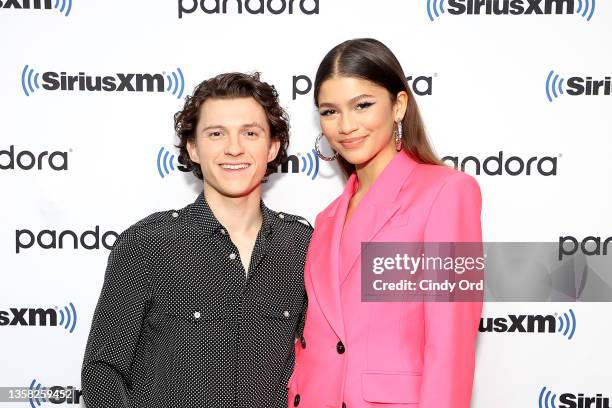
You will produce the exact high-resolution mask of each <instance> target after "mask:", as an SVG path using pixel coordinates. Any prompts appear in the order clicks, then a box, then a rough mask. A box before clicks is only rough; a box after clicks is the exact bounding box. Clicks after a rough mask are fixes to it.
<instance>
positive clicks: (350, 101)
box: [319, 94, 374, 108]
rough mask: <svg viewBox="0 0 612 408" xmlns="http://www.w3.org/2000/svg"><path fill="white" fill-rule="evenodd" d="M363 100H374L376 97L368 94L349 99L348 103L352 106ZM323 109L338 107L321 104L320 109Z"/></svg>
mask: <svg viewBox="0 0 612 408" xmlns="http://www.w3.org/2000/svg"><path fill="white" fill-rule="evenodd" d="M363 98H374V95H368V94H361V95H357V96H355V97H354V98H351V99H349V101H348V103H349V105H352V104H354V103H355V102H357V101H358V100H360V99H363ZM321 107H325V108H335V107H336V105H334V104H333V103H329V102H324V103H321V104H319V108H321Z"/></svg>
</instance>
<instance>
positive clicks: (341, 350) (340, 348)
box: [336, 341, 344, 354]
mask: <svg viewBox="0 0 612 408" xmlns="http://www.w3.org/2000/svg"><path fill="white" fill-rule="evenodd" d="M336 351H337V352H338V354H342V353H344V344H342V342H341V341H339V342H338V344H336Z"/></svg>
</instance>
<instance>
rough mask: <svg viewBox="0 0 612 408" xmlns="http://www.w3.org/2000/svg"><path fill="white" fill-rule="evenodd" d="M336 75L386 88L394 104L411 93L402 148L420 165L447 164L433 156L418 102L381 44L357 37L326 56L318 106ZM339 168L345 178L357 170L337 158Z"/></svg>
mask: <svg viewBox="0 0 612 408" xmlns="http://www.w3.org/2000/svg"><path fill="white" fill-rule="evenodd" d="M334 76H341V77H356V78H360V79H365V80H368V81H370V82H373V83H375V84H377V85H380V86H382V87H383V88H385V89H386V90H387V91H388V92H389V94H390V95H391V100H392V101H393V102H395V99H396V96H397V94H398V93H399V92H401V91H405V92H406V93H407V94H408V106H407V109H406V114H405V115H404V118H403V119H402V125H403V128H404V129H403V130H404V135H403V140H402V146H403V148H404V150H405V151H406V152H407V153H408V154H409V155H410V156H411V157H412V158H413V159H415V160H416V161H417V162H419V163H428V164H438V165H444V164H443V162H442V161H441V160H440V159H439V158H438V157H437V156H436V154H435V153H434V150H433V148H432V147H431V144H430V143H429V140H428V139H427V134H426V133H425V126H424V125H423V120H422V119H421V115H420V113H419V108H418V106H417V103H416V100H415V99H414V96H413V93H412V91H411V90H410V87H409V86H408V80H407V79H406V75H405V74H404V70H403V69H402V66H401V65H400V63H399V61H398V60H397V58H396V57H395V55H394V54H393V52H391V50H390V49H389V48H388V47H387V46H386V45H385V44H383V43H382V42H380V41H378V40H375V39H372V38H357V39H353V40H348V41H345V42H343V43H341V44H338V45H337V46H335V47H334V48H333V49H332V50H331V51H329V52H328V53H327V55H326V56H325V58H323V61H321V64H320V65H319V69H318V70H317V75H316V77H315V83H314V100H315V105H316V106H317V108H318V107H319V92H320V90H321V85H322V84H323V82H325V80H327V79H329V78H332V77H334ZM338 161H339V164H340V168H341V169H342V172H343V173H344V175H345V176H346V177H348V176H350V175H351V173H353V171H355V165H353V164H351V163H349V162H348V161H346V160H345V159H344V158H342V156H340V155H339V156H338Z"/></svg>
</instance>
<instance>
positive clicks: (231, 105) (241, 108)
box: [200, 97, 268, 129]
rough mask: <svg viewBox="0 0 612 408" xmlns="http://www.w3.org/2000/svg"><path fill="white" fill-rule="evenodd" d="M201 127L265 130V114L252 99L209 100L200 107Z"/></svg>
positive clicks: (266, 124)
mask: <svg viewBox="0 0 612 408" xmlns="http://www.w3.org/2000/svg"><path fill="white" fill-rule="evenodd" d="M200 119H201V121H200V122H201V125H203V126H207V127H208V126H212V125H214V124H219V125H221V126H246V125H252V126H256V127H261V128H263V129H267V127H268V123H267V116H266V112H265V110H264V108H263V106H261V105H260V104H259V103H258V102H257V101H256V100H255V99H254V98H252V97H247V98H210V99H207V100H206V101H205V102H204V103H203V104H202V106H201V107H200Z"/></svg>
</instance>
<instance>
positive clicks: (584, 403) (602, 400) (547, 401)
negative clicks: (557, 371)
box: [538, 387, 612, 408]
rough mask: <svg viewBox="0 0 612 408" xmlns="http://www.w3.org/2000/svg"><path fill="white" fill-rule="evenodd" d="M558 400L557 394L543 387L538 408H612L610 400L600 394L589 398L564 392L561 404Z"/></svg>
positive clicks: (561, 395)
mask: <svg viewBox="0 0 612 408" xmlns="http://www.w3.org/2000/svg"><path fill="white" fill-rule="evenodd" d="M556 400H557V394H556V393H554V392H553V391H552V390H549V389H547V388H546V387H542V390H541V391H540V394H539V396H538V408H612V405H610V398H609V397H604V396H603V394H600V393H597V394H595V396H594V397H587V396H585V395H584V393H578V394H575V393H572V392H564V393H563V394H559V403H557V402H556Z"/></svg>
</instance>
